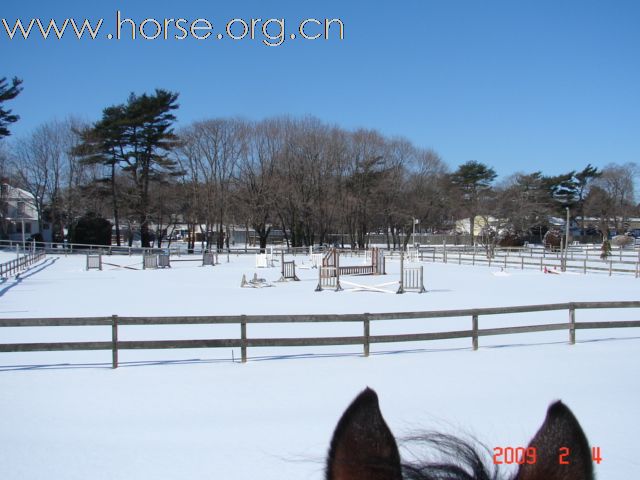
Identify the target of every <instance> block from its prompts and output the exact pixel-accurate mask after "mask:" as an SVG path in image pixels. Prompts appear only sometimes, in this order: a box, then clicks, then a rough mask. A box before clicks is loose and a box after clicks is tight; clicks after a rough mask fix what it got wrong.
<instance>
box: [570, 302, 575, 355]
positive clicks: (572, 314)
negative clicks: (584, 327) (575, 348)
mask: <svg viewBox="0 0 640 480" xmlns="http://www.w3.org/2000/svg"><path fill="white" fill-rule="evenodd" d="M575 343H576V307H575V305H574V304H573V303H570V304H569V344H570V345H575Z"/></svg>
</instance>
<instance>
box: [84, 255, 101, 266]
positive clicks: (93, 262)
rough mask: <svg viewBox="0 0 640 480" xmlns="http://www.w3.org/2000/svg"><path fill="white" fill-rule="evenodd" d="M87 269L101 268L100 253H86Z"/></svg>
mask: <svg viewBox="0 0 640 480" xmlns="http://www.w3.org/2000/svg"><path fill="white" fill-rule="evenodd" d="M87 270H102V255H100V254H98V255H94V254H87Z"/></svg>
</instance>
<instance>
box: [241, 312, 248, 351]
mask: <svg viewBox="0 0 640 480" xmlns="http://www.w3.org/2000/svg"><path fill="white" fill-rule="evenodd" d="M240 318H241V319H242V320H241V321H240V341H241V346H240V351H241V356H242V363H247V316H246V315H240Z"/></svg>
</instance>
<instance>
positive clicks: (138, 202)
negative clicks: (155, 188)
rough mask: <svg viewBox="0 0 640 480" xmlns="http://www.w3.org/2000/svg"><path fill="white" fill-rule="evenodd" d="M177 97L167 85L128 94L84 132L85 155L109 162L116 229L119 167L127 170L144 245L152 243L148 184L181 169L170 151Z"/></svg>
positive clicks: (86, 158)
mask: <svg viewBox="0 0 640 480" xmlns="http://www.w3.org/2000/svg"><path fill="white" fill-rule="evenodd" d="M177 99H178V94H177V93H172V92H168V91H166V90H156V92H155V94H154V95H147V94H143V95H140V96H137V95H135V94H131V95H130V96H129V99H128V100H127V103H126V104H123V105H115V106H112V107H109V108H106V109H105V110H104V111H103V114H102V119H101V120H100V121H99V122H97V123H95V124H94V125H93V127H92V128H91V129H90V130H88V131H86V132H84V134H83V144H82V146H81V149H82V151H83V156H84V159H83V161H84V162H86V163H98V164H103V165H105V166H108V167H110V170H111V174H110V177H109V178H108V179H107V180H108V181H109V183H110V185H111V194H112V201H113V209H114V217H115V218H114V220H115V224H116V231H117V233H118V231H119V227H118V208H119V207H118V205H119V202H118V193H117V190H116V174H117V171H118V167H120V168H121V170H122V171H123V172H125V173H127V174H129V175H130V177H131V180H132V181H133V184H134V186H135V200H134V204H133V205H131V207H132V209H133V210H135V212H136V214H137V216H138V218H139V224H140V225H139V227H140V237H141V238H140V239H141V243H142V246H143V247H149V246H151V236H150V234H149V213H150V212H149V210H150V204H151V201H150V198H149V186H150V184H151V182H158V181H164V180H165V179H166V178H167V177H168V176H170V175H176V174H178V173H179V172H178V171H177V162H175V161H174V160H172V159H170V158H169V156H168V154H169V152H170V151H171V150H172V149H173V148H175V147H176V146H177V144H178V141H177V137H176V135H175V134H174V133H173V128H172V125H173V122H174V121H175V119H176V117H175V115H174V114H173V113H172V112H173V111H174V110H175V109H177V108H178V105H177V103H176V101H177ZM118 237H119V235H118Z"/></svg>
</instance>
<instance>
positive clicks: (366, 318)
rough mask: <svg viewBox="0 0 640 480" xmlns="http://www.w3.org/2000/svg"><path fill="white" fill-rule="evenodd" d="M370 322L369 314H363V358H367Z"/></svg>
mask: <svg viewBox="0 0 640 480" xmlns="http://www.w3.org/2000/svg"><path fill="white" fill-rule="evenodd" d="M370 333H371V330H370V320H369V314H368V313H365V314H364V342H363V343H364V356H365V357H368V356H369V337H370Z"/></svg>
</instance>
